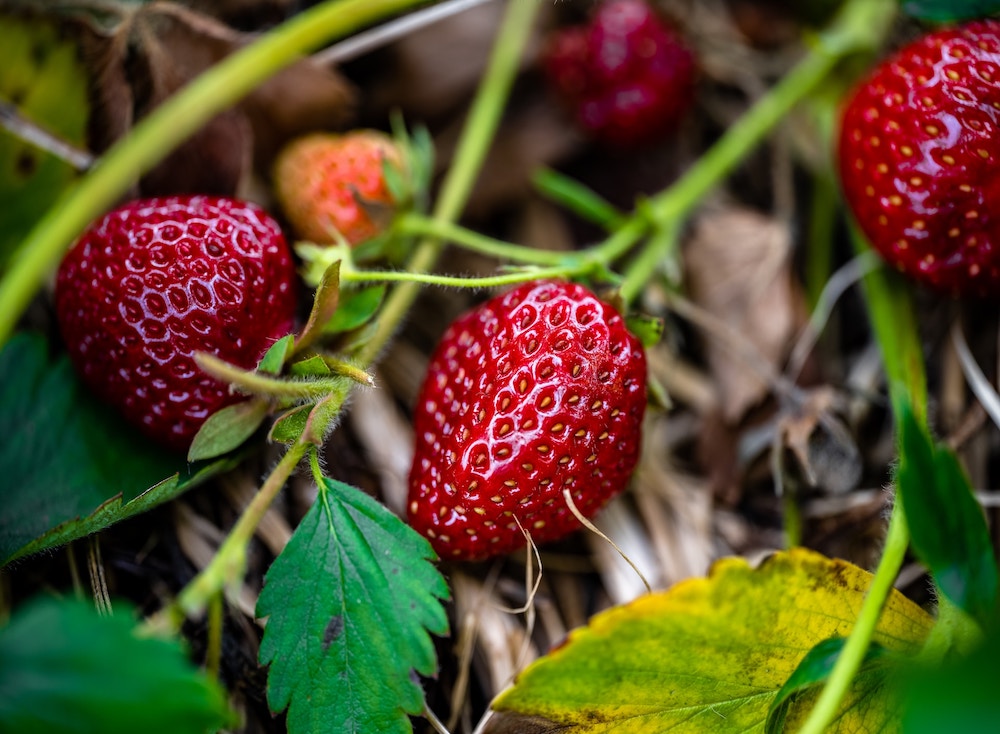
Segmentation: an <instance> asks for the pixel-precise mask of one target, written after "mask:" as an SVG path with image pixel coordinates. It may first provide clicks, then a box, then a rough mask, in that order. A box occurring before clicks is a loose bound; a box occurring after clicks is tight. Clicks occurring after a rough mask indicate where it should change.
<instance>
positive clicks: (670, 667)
mask: <svg viewBox="0 0 1000 734" xmlns="http://www.w3.org/2000/svg"><path fill="white" fill-rule="evenodd" d="M870 581H871V574H869V573H867V572H866V571H863V570H861V569H860V568H858V567H856V566H853V565H851V564H849V563H846V562H844V561H839V560H831V559H828V558H826V557H824V556H822V555H819V554H817V553H814V552H812V551H808V550H804V549H794V550H791V551H787V552H782V553H776V554H775V555H773V556H771V557H770V558H768V559H767V560H766V561H764V563H763V564H761V566H760V567H759V568H756V569H753V568H751V567H750V566H749V565H748V564H747V563H746V562H745V561H744V560H742V559H725V560H722V561H720V562H718V563H717V564H716V565H715V566H714V567H713V569H712V572H711V574H710V575H709V577H708V578H706V579H692V580H689V581H685V582H682V583H680V584H677V585H676V586H674V587H673V588H671V589H669V590H667V591H664V592H660V593H656V594H651V595H648V596H645V597H642V598H640V599H638V600H636V601H634V602H632V603H631V604H627V605H624V606H620V607H615V608H613V609H610V610H608V611H606V612H603V613H601V614H598V615H597V616H595V617H594V618H593V619H592V620H591V622H590V624H589V625H588V626H587V627H585V628H582V629H579V630H576V631H575V632H574V633H572V634H571V635H570V637H569V640H568V641H567V642H566V643H565V644H564V645H562V646H561V647H558V648H556V649H555V650H553V651H552V652H550V653H549V654H548V655H547V656H545V657H543V658H542V659H540V660H538V661H536V662H535V663H534V664H533V665H531V666H530V667H529V668H528V669H527V670H525V672H524V673H523V674H522V675H521V676H520V677H519V679H518V680H517V682H516V683H515V685H514V686H513V687H512V688H510V689H508V690H507V691H506V692H504V693H503V694H501V696H500V697H499V698H498V699H497V700H496V701H495V702H494V705H493V708H494V711H495V712H496V714H495V715H494V717H493V718H492V719H491V720H490V723H489V725H488V726H487V728H486V732H488V733H489V734H499V733H501V732H521V733H523V734H542V733H543V732H550V731H551V732H555V731H558V732H560V733H561V734H569V733H570V732H587V734H597V733H598V732H611V731H613V732H615V734H626V733H630V734H631V733H638V732H664V731H670V732H671V734H682V733H683V732H705V731H711V732H748V731H759V732H763V730H764V722H765V720H766V718H767V713H768V709H769V707H770V705H771V702H772V701H773V700H774V697H775V695H776V694H777V692H778V690H779V689H780V688H781V687H782V685H783V684H784V682H785V680H786V679H787V678H788V677H789V676H790V675H791V674H792V672H793V671H794V670H795V669H796V666H797V665H798V664H799V662H800V661H801V660H802V658H803V657H804V656H805V655H806V654H807V653H808V652H809V651H810V650H811V649H812V648H813V646H815V645H816V644H817V643H819V642H821V641H823V640H827V639H829V638H832V637H842V636H846V635H847V634H848V633H849V632H850V630H851V627H852V625H853V623H854V620H855V618H856V616H857V612H858V610H859V608H860V606H861V602H862V599H863V597H864V594H865V591H866V589H867V588H868V585H869V583H870ZM932 624H933V619H932V618H931V617H930V615H928V614H927V613H926V612H924V611H923V610H922V609H921V608H920V607H918V606H917V605H916V604H914V603H913V602H911V601H909V600H908V599H906V598H905V597H904V596H902V595H901V594H899V593H895V592H894V593H893V594H892V596H890V598H889V600H888V602H887V603H886V606H885V610H884V612H883V614H882V618H881V620H880V622H879V626H878V629H877V631H876V634H875V636H874V641H875V642H876V643H878V644H879V645H881V646H882V647H884V648H885V649H886V650H887V651H889V653H895V654H900V655H905V654H912V653H915V652H917V651H918V650H919V649H920V646H921V643H922V641H923V640H924V638H925V637H926V636H927V634H928V632H929V631H930V629H931V626H932ZM889 670H890V668H888V667H885V668H879V669H877V670H874V671H869V672H868V673H867V674H866V675H862V676H859V677H858V678H857V679H856V680H855V683H854V685H853V687H852V689H851V690H850V691H849V693H848V696H847V700H846V701H845V703H844V708H843V709H842V711H841V712H840V713H841V715H840V716H839V717H838V718H837V723H836V724H835V726H834V728H833V729H831V731H833V732H837V731H843V732H881V731H884V730H893V729H896V728H898V727H897V726H896V725H895V723H894V722H895V720H896V718H897V709H898V706H897V704H896V702H895V700H894V699H893V698H892V697H891V694H890V690H889V687H888V686H887V685H886V683H887V676H888V675H889ZM814 697H815V691H812V692H810V693H806V694H804V695H802V696H801V697H800V698H797V699H796V701H795V703H794V704H793V707H792V710H791V711H790V712H789V714H788V717H787V719H786V723H787V725H788V729H786V730H787V731H795V729H796V724H800V723H801V721H802V718H801V717H802V716H803V715H804V714H806V713H807V712H808V710H809V707H810V706H811V704H812V703H813V701H814Z"/></svg>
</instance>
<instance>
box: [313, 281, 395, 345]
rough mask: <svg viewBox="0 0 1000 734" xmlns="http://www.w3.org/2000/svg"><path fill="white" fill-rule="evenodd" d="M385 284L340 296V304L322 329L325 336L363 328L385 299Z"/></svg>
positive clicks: (346, 292) (350, 291)
mask: <svg viewBox="0 0 1000 734" xmlns="http://www.w3.org/2000/svg"><path fill="white" fill-rule="evenodd" d="M385 292H386V286H385V284H384V283H383V284H379V285H373V286H368V287H365V288H359V289H358V290H348V291H345V292H344V293H342V294H341V304H340V308H338V309H337V312H336V313H335V314H333V318H331V319H330V320H329V321H328V322H327V323H326V325H325V326H324V327H323V332H324V333H325V334H340V333H343V332H345V331H353V330H354V329H357V328H358V327H359V326H363V325H364V324H366V323H367V322H368V321H370V320H371V318H372V317H373V316H374V315H375V314H376V313H377V312H378V309H379V306H381V305H382V299H383V298H385Z"/></svg>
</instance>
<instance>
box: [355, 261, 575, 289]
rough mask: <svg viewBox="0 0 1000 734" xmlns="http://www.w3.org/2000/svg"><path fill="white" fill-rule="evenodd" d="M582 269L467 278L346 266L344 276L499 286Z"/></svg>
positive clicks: (378, 280)
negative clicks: (348, 268) (350, 268)
mask: <svg viewBox="0 0 1000 734" xmlns="http://www.w3.org/2000/svg"><path fill="white" fill-rule="evenodd" d="M582 272H583V270H582V268H580V267H578V266H572V265H565V266H562V267H557V268H536V269H533V270H518V271H515V272H512V273H505V274H503V275H487V276H485V277H482V278H465V277H461V276H454V275H435V274H434V273H413V272H410V271H409V270H384V271H371V270H350V271H346V270H345V272H344V273H343V280H344V282H348V283H406V284H408V285H413V284H418V285H436V286H443V287H446V288H498V287H500V286H503V285H511V284H512V283H525V282H527V281H531V280H544V279H547V278H569V277H571V276H575V275H581V274H582Z"/></svg>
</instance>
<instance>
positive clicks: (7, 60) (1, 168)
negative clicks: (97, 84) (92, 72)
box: [0, 15, 89, 267]
mask: <svg viewBox="0 0 1000 734" xmlns="http://www.w3.org/2000/svg"><path fill="white" fill-rule="evenodd" d="M87 84H88V80H87V76H86V73H85V72H84V69H83V67H82V65H81V64H80V60H79V58H78V53H77V49H76V46H75V45H74V44H73V43H71V42H68V41H67V40H66V39H65V38H64V37H62V36H61V35H60V34H59V33H58V31H57V30H56V29H55V27H53V26H50V25H48V24H46V23H43V22H41V21H38V20H32V21H29V20H24V19H20V18H15V17H11V16H9V15H0V102H7V103H10V104H13V106H14V107H15V108H16V110H17V111H18V113H19V114H20V115H21V116H22V117H24V118H26V119H27V120H29V121H31V122H32V123H33V124H36V125H38V126H39V127H41V128H42V129H44V130H45V131H46V132H48V133H50V134H52V135H55V136H56V137H58V138H60V139H61V140H63V141H65V142H68V143H70V144H72V145H75V146H76V147H78V148H81V147H83V145H84V143H85V139H86V125H87V114H88V107H89V105H88V102H87ZM76 177H77V172H76V171H75V170H74V168H73V167H72V166H71V165H70V164H68V163H66V162H65V161H63V160H61V159H59V158H57V157H56V156H54V155H52V154H51V153H48V152H45V151H43V150H41V149H39V148H37V147H35V146H34V145H31V144H29V143H26V142H25V141H23V140H21V139H20V138H17V137H14V136H13V135H12V134H11V133H8V132H7V131H6V130H4V129H2V128H0V201H2V202H3V205H2V206H0V267H2V266H3V265H4V264H5V263H6V262H7V260H8V258H9V257H10V255H11V254H12V253H13V252H14V251H15V250H16V248H17V247H18V246H19V245H20V244H21V241H22V240H23V239H24V238H25V236H26V235H27V234H28V232H30V231H31V229H32V228H33V227H34V226H35V224H36V223H37V222H38V220H39V219H40V218H41V217H42V215H43V214H44V213H45V212H46V211H48V210H49V208H50V207H51V206H52V205H53V204H54V203H55V202H56V200H57V199H58V197H59V196H60V194H61V193H62V192H63V191H64V190H65V189H66V188H67V187H68V186H69V185H70V184H71V183H72V182H73V181H74V180H75V179H76Z"/></svg>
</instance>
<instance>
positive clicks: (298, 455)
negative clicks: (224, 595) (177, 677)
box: [142, 443, 310, 634]
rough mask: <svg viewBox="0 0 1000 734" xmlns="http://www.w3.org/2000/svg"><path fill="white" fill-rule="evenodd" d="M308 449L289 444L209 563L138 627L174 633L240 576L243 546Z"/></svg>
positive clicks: (243, 563)
mask: <svg viewBox="0 0 1000 734" xmlns="http://www.w3.org/2000/svg"><path fill="white" fill-rule="evenodd" d="M309 448H310V447H309V445H308V444H305V443H295V444H293V445H292V446H290V447H289V449H288V451H287V452H285V455H284V456H282V457H281V460H280V461H279V462H278V463H277V465H276V466H275V467H274V469H273V470H272V472H271V474H270V475H269V476H268V477H267V480H266V481H265V482H264V484H263V485H262V486H261V488H260V491H258V492H257V494H256V495H254V498H253V499H252V500H251V501H250V504H249V505H247V507H246V509H245V510H243V514H241V515H240V517H239V519H238V520H237V521H236V524H235V525H234V526H233V529H232V530H230V531H229V535H228V536H226V539H225V540H224V541H223V542H222V545H221V546H219V550H218V551H216V553H215V555H214V556H213V557H212V560H211V562H210V563H209V564H208V565H207V566H205V568H203V569H202V570H201V572H199V573H198V575H197V576H195V577H194V579H192V580H191V581H190V582H189V583H188V585H187V586H185V587H184V588H183V589H182V590H181V592H180V594H178V595H177V598H176V599H174V601H173V602H172V603H171V604H170V605H169V606H166V607H164V608H163V609H161V610H160V611H159V612H157V613H156V614H155V615H153V616H151V617H149V618H148V619H147V620H146V621H145V622H144V623H143V625H142V629H143V631H144V632H145V633H147V634H169V633H176V632H177V631H179V630H180V627H181V624H182V623H183V622H184V619H185V618H195V617H198V616H200V615H201V614H202V613H203V612H204V611H205V607H206V606H207V605H208V603H209V601H210V600H211V599H212V597H214V596H215V595H216V594H218V593H219V590H220V589H226V588H228V587H231V586H232V585H234V584H236V583H238V582H239V581H240V579H242V578H243V575H244V572H245V571H246V560H247V558H246V556H247V547H248V546H249V544H250V540H251V539H252V538H253V535H254V533H255V532H257V526H258V525H260V522H261V520H262V519H263V518H264V513H266V512H267V510H268V508H269V507H270V506H271V503H272V502H274V499H275V497H277V496H278V492H280V491H281V489H282V488H283V487H284V486H285V482H287V481H288V478H289V477H290V476H291V475H292V472H293V471H294V470H295V467H296V466H298V464H299V461H301V460H302V458H303V457H304V456H305V454H306V452H307V450H308V449H309Z"/></svg>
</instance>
